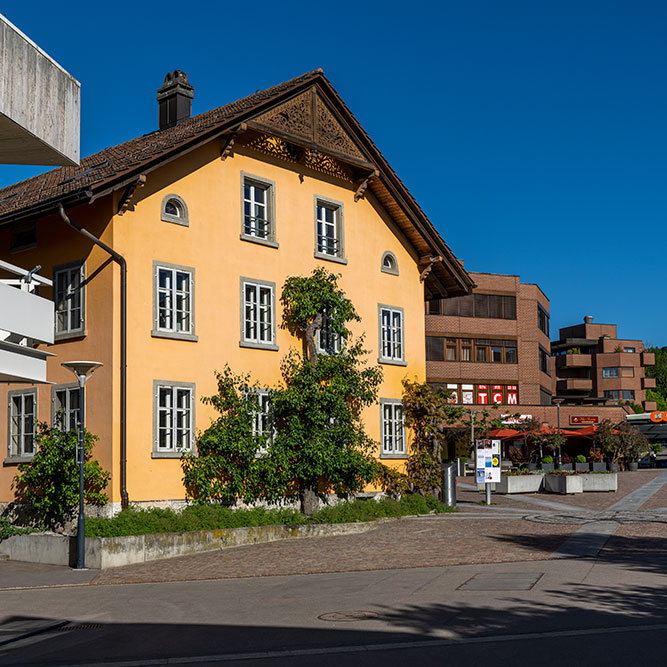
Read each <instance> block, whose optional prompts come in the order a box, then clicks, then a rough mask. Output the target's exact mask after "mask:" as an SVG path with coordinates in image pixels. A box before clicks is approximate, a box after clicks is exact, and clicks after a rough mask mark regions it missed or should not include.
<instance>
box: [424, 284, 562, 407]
mask: <svg viewBox="0 0 667 667" xmlns="http://www.w3.org/2000/svg"><path fill="white" fill-rule="evenodd" d="M469 275H470V276H471V278H472V279H473V280H474V281H475V283H476V285H477V286H476V287H475V289H474V290H473V293H472V294H470V295H468V296H462V297H457V298H452V299H442V300H435V301H430V302H427V304H426V376H427V379H428V381H429V382H430V383H431V384H434V385H436V386H438V387H441V388H444V389H447V390H448V391H450V392H451V394H452V402H455V403H460V404H463V405H493V404H502V405H508V406H516V410H518V409H519V406H520V405H524V404H525V405H551V399H552V395H553V378H552V376H551V364H550V341H549V299H548V298H547V296H546V295H545V294H544V292H542V290H541V289H540V288H539V287H538V286H537V285H534V284H531V283H522V282H521V280H520V279H519V276H515V275H501V274H493V273H470V274H469ZM516 410H515V411H516Z"/></svg>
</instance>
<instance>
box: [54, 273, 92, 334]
mask: <svg viewBox="0 0 667 667" xmlns="http://www.w3.org/2000/svg"><path fill="white" fill-rule="evenodd" d="M60 276H64V277H65V285H64V290H61V289H59V284H60ZM85 277H86V276H85V263H84V262H83V261H78V262H72V263H70V264H63V265H62V266H57V267H55V268H54V269H53V303H54V308H55V322H54V327H55V340H63V339H67V338H78V337H80V336H85V334H86V331H85V323H86V299H85V296H86V292H85V282H86V280H85ZM77 280H78V286H76V288H74V287H73V283H75V282H76V281H77ZM77 298H78V305H73V304H76V299H77ZM76 310H78V311H79V323H78V325H73V324H72V318H73V317H75V315H74V311H76ZM63 315H64V317H65V318H66V323H65V324H64V325H63V326H60V322H61V316H63Z"/></svg>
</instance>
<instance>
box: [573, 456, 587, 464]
mask: <svg viewBox="0 0 667 667" xmlns="http://www.w3.org/2000/svg"><path fill="white" fill-rule="evenodd" d="M575 461H576V462H577V463H586V457H585V456H584V455H583V454H579V455H578V456H577V458H576V459H575Z"/></svg>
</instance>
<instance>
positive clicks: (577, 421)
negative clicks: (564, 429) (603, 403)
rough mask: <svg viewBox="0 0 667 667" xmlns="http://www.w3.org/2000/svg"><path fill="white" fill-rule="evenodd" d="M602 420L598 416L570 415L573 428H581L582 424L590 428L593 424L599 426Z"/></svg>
mask: <svg viewBox="0 0 667 667" xmlns="http://www.w3.org/2000/svg"><path fill="white" fill-rule="evenodd" d="M599 423H600V418H599V417H598V416H597V415H570V425H571V426H580V425H581V424H586V425H587V426H590V425H591V424H599Z"/></svg>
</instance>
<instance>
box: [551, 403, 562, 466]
mask: <svg viewBox="0 0 667 667" xmlns="http://www.w3.org/2000/svg"><path fill="white" fill-rule="evenodd" d="M563 400H564V399H562V398H554V399H553V402H554V403H555V404H556V415H557V417H556V420H557V423H558V467H559V468H560V467H561V465H562V463H563V457H562V456H561V449H560V404H561V403H562V402H563Z"/></svg>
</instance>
